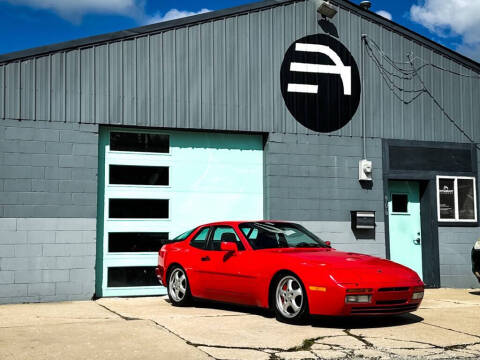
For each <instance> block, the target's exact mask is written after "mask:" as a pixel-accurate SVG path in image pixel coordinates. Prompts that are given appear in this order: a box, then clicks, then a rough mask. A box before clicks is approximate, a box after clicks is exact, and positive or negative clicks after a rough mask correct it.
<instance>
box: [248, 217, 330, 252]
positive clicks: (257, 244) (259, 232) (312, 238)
mask: <svg viewBox="0 0 480 360" xmlns="http://www.w3.org/2000/svg"><path fill="white" fill-rule="evenodd" d="M240 230H241V231H242V232H243V234H244V235H245V237H246V238H247V240H248V242H249V243H250V245H251V246H252V248H253V249H254V250H260V249H276V248H328V247H329V246H328V245H327V244H326V243H325V242H324V241H322V240H321V239H320V238H318V237H317V236H316V235H314V234H312V233H311V232H310V231H308V230H307V229H305V228H304V227H303V226H301V225H298V224H293V223H273V222H253V223H244V224H241V225H240Z"/></svg>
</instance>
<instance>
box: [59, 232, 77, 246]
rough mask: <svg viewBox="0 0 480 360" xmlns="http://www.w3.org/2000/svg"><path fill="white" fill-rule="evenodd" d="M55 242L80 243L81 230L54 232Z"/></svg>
mask: <svg viewBox="0 0 480 360" xmlns="http://www.w3.org/2000/svg"><path fill="white" fill-rule="evenodd" d="M55 242H56V243H59V244H78V243H82V242H83V239H82V232H81V231H79V230H75V231H58V232H57V233H56V234H55Z"/></svg>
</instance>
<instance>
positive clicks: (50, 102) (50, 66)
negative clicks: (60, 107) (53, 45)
mask: <svg viewBox="0 0 480 360" xmlns="http://www.w3.org/2000/svg"><path fill="white" fill-rule="evenodd" d="M52 63H53V61H52V54H49V55H48V91H47V93H48V121H53V116H52V92H53V87H52V66H53V64H52Z"/></svg>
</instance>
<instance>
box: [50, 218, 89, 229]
mask: <svg viewBox="0 0 480 360" xmlns="http://www.w3.org/2000/svg"><path fill="white" fill-rule="evenodd" d="M60 224H61V226H59V227H58V230H80V231H84V230H96V228H97V227H96V226H97V220H96V219H95V218H91V219H84V218H77V219H61V223H60Z"/></svg>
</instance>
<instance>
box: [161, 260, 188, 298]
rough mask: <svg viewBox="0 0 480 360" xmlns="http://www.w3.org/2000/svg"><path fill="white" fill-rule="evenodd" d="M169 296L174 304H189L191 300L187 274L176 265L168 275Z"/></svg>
mask: <svg viewBox="0 0 480 360" xmlns="http://www.w3.org/2000/svg"><path fill="white" fill-rule="evenodd" d="M167 286H168V298H169V299H170V302H171V303H172V305H174V306H187V305H188V304H189V303H190V300H191V294H190V288H189V284H188V278H187V274H186V273H185V270H183V269H182V268H181V267H180V266H178V265H175V266H174V268H173V269H172V270H171V271H170V275H169V277H168V285H167Z"/></svg>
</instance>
